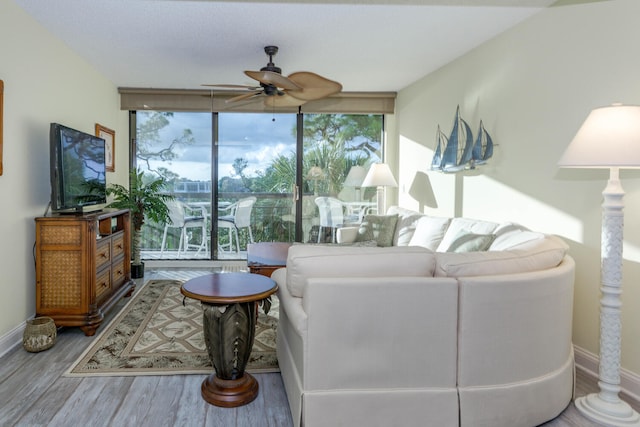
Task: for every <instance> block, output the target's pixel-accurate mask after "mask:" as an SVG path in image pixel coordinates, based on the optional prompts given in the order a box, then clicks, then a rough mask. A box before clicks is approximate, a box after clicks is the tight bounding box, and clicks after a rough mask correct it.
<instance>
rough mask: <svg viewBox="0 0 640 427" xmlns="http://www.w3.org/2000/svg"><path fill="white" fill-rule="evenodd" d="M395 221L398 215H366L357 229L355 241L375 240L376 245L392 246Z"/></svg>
mask: <svg viewBox="0 0 640 427" xmlns="http://www.w3.org/2000/svg"><path fill="white" fill-rule="evenodd" d="M396 222H398V215H366V216H365V217H364V220H363V221H362V224H360V228H359V229H358V236H357V237H356V242H366V241H368V240H375V241H376V242H377V244H378V246H382V247H386V246H392V245H393V234H394V232H395V230H396Z"/></svg>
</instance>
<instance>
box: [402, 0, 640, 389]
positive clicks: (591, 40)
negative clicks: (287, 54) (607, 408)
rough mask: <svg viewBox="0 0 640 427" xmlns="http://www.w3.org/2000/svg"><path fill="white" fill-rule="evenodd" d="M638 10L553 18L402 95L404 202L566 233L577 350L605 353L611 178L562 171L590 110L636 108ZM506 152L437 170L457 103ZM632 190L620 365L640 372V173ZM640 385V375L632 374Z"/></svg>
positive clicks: (619, 1)
mask: <svg viewBox="0 0 640 427" xmlns="http://www.w3.org/2000/svg"><path fill="white" fill-rule="evenodd" d="M638 16H640V2H638V1H637V0H616V1H610V2H601V3H591V4H585V5H574V6H565V7H554V8H551V9H548V10H546V11H544V12H542V13H540V14H539V15H536V16H535V17H533V18H532V19H529V20H527V21H525V22H524V23H522V24H520V25H519V26H517V27H515V28H513V29H511V30H509V31H507V32H506V33H503V34H502V35H500V36H498V37H496V38H495V39H494V40H492V41H490V42H489V43H486V44H484V45H483V46H481V47H480V48H478V49H475V50H474V51H472V52H470V53H468V54H467V55H465V56H463V57H461V58H459V59H458V60H456V61H455V62H453V63H451V64H449V65H447V66H445V67H443V68H442V69H440V70H438V71H437V72H434V73H432V74H430V75H428V76H426V77H424V78H423V79H421V80H420V81H418V82H416V83H414V84H413V85H411V86H410V87H408V88H406V89H404V90H402V91H401V92H400V93H399V96H398V101H397V104H396V105H397V107H396V120H397V130H398V141H397V143H398V145H399V154H398V162H399V164H400V165H402V167H401V168H399V170H398V175H399V189H398V198H399V203H400V204H401V205H404V206H405V207H409V208H414V209H420V210H422V211H425V212H428V213H432V214H434V215H464V216H469V217H475V218H484V219H488V220H496V221H505V220H509V221H515V222H519V223H522V224H524V225H526V226H528V227H530V228H533V229H535V230H541V231H545V232H548V233H555V234H558V235H561V236H563V237H564V238H565V239H566V240H567V241H568V242H569V243H570V244H571V254H572V255H573V257H574V258H575V259H576V262H577V277H576V287H575V309H574V343H575V344H576V345H577V346H578V347H580V348H582V349H584V350H586V351H587V352H588V353H593V354H597V353H598V346H599V343H598V340H599V293H600V291H599V263H600V230H601V210H600V204H601V200H602V197H601V193H602V191H603V189H604V187H605V184H606V180H607V178H608V173H607V171H599V170H578V169H566V170H560V169H558V167H557V162H558V160H559V159H560V157H561V155H562V153H563V151H564V149H565V148H566V146H567V145H568V144H569V142H570V141H571V139H572V138H573V136H574V135H575V133H576V131H577V130H578V128H579V127H580V125H581V124H582V122H583V121H584V119H585V118H586V116H587V115H588V113H589V112H590V110H591V109H593V108H595V107H598V106H603V105H608V104H611V103H613V102H623V103H627V104H640V74H639V70H640V55H638V42H639V41H640V26H638V24H637V17H638ZM457 105H460V109H461V114H462V116H463V117H464V118H465V119H466V120H467V121H468V123H469V124H470V125H471V127H472V128H473V131H474V134H475V133H476V131H477V127H478V124H479V121H480V119H482V120H483V121H484V124H485V127H486V128H487V130H488V131H489V133H490V134H491V135H492V136H493V138H494V141H495V142H496V143H497V144H498V146H497V147H496V149H495V154H494V157H493V159H492V160H491V161H490V163H489V164H488V165H486V166H484V167H482V168H481V169H478V170H477V171H476V172H465V173H462V174H458V175H445V174H442V173H437V172H431V171H430V170H429V165H430V162H431V157H432V155H433V149H434V147H435V135H436V127H437V125H438V124H440V126H441V127H442V128H443V130H444V131H445V133H448V132H450V130H451V126H452V122H453V116H454V113H455V109H456V106H457ZM621 178H622V184H623V187H624V188H625V190H626V193H627V194H626V197H625V203H626V209H625V212H626V218H625V223H626V228H625V246H624V259H625V261H624V293H623V296H622V299H623V328H622V332H623V338H622V366H623V368H625V369H626V370H628V371H631V372H630V373H629V374H630V375H631V376H632V377H633V376H634V375H638V374H640V339H638V336H639V335H638V334H639V333H640V227H639V226H638V224H639V222H638V218H639V217H640V172H639V171H623V172H622V173H621ZM636 378H640V377H636Z"/></svg>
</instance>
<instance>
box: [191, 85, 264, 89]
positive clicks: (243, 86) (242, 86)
mask: <svg viewBox="0 0 640 427" xmlns="http://www.w3.org/2000/svg"><path fill="white" fill-rule="evenodd" d="M201 86H207V87H222V88H228V89H252V90H258V89H260V90H262V88H261V87H260V86H250V85H228V84H220V85H216V84H212V85H209V84H203V85H201Z"/></svg>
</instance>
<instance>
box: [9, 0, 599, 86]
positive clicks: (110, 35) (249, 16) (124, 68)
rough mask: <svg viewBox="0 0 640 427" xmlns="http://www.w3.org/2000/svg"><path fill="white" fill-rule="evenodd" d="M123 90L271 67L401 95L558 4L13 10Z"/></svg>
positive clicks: (183, 0)
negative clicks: (271, 52)
mask: <svg viewBox="0 0 640 427" xmlns="http://www.w3.org/2000/svg"><path fill="white" fill-rule="evenodd" d="M10 1H14V2H15V3H16V4H17V5H19V6H20V7H21V8H22V9H24V10H25V11H26V13H28V14H29V15H31V16H32V17H33V18H35V19H36V20H37V21H38V22H40V23H41V24H42V25H43V26H44V27H45V28H46V29H47V30H48V31H50V32H51V33H52V34H53V35H54V36H55V37H56V38H58V39H61V40H62V41H63V42H64V43H65V44H66V45H68V46H69V47H70V48H71V49H72V50H73V51H75V52H76V53H78V54H79V55H80V56H81V57H83V58H85V59H86V61H88V62H89V63H90V64H92V65H93V66H94V67H95V68H96V69H97V70H98V71H100V72H101V73H102V74H104V75H105V76H106V77H107V78H109V79H110V80H111V81H113V83H114V84H115V85H117V86H119V87H145V88H180V89H199V88H202V87H201V84H203V83H216V84H218V83H232V84H255V81H252V80H251V79H250V78H248V77H246V76H245V75H244V74H243V71H244V70H258V69H260V67H262V66H264V65H266V63H267V62H268V58H267V56H266V55H265V54H264V51H263V47H264V46H266V45H276V46H279V47H280V51H279V53H278V54H277V55H276V57H275V58H274V62H275V64H276V65H277V66H279V67H281V68H282V73H283V74H284V75H288V74H291V73H292V72H294V71H313V72H316V73H318V74H321V75H323V76H325V77H328V78H330V79H332V80H337V81H339V82H341V83H342V84H343V87H344V90H345V91H398V90H400V89H402V88H404V87H406V86H407V85H409V84H411V83H412V82H414V81H416V80H417V79H419V78H420V77H422V76H424V75H426V74H428V73H429V72H432V71H434V70H436V69H438V68H439V67H441V66H443V65H445V64H446V63H448V62H450V61H451V60H453V59H455V58H456V57H458V56H460V55H462V54H464V53H465V52H467V51H469V50H471V49H473V48H474V47H476V46H478V45H480V44H482V43H483V42H485V41H486V40H488V39H490V38H492V37H494V36H496V35H497V34H499V33H501V32H503V31H505V30H507V29H508V28H510V27H512V26H514V25H516V24H518V23H519V22H521V21H522V20H524V19H527V18H528V17H530V16H532V15H533V14H535V13H537V12H539V11H540V10H541V9H542V8H545V7H547V6H549V5H550V4H551V3H553V0H522V1H518V0H478V1H472V0H435V1H434V0H431V1H430V0H422V1H420V0H400V1H390V0H386V1H384V0H359V1H357V0H352V1H338V0H335V1H331V0H329V1H323V2H320V1H287V0H281V1H279V2H274V1H269V0H262V1H261V0H254V1H242V0H236V1H205V0H201V1H187V0H108V1H107V0H102V1H98V0H93V1H86V0H55V1H51V0H10ZM586 1H588V0H586Z"/></svg>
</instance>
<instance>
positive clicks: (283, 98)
mask: <svg viewBox="0 0 640 427" xmlns="http://www.w3.org/2000/svg"><path fill="white" fill-rule="evenodd" d="M305 102H307V101H304V100H302V99H296V98H294V97H293V96H289V95H287V94H286V93H285V94H284V95H276V96H267V97H266V98H265V99H264V105H266V106H267V107H270V108H273V107H275V108H278V107H298V106H300V105H302V104H304V103H305Z"/></svg>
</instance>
